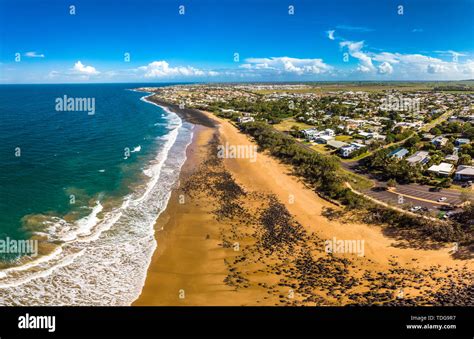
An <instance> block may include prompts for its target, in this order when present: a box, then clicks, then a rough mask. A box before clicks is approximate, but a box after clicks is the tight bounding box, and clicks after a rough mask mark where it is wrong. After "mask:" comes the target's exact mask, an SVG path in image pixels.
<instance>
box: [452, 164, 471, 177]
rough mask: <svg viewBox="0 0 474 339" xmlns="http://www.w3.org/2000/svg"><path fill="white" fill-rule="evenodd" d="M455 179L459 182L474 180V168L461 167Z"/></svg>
mask: <svg viewBox="0 0 474 339" xmlns="http://www.w3.org/2000/svg"><path fill="white" fill-rule="evenodd" d="M454 179H455V180H459V181H468V180H474V166H467V165H459V166H458V168H457V170H456V173H455V174H454Z"/></svg>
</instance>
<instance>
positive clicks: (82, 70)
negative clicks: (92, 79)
mask: <svg viewBox="0 0 474 339" xmlns="http://www.w3.org/2000/svg"><path fill="white" fill-rule="evenodd" d="M72 70H73V71H74V72H75V73H77V74H82V75H97V74H99V73H100V72H99V71H97V70H96V69H95V67H92V66H85V65H84V64H83V63H82V62H81V61H78V62H76V63H75V64H74V67H73V68H72Z"/></svg>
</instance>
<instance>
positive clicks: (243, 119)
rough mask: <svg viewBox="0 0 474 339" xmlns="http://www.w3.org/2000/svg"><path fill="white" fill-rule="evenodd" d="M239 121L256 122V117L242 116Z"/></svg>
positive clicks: (243, 122) (242, 122)
mask: <svg viewBox="0 0 474 339" xmlns="http://www.w3.org/2000/svg"><path fill="white" fill-rule="evenodd" d="M237 121H238V122H239V123H241V124H245V123H246V122H254V121H255V119H254V118H253V117H240V118H238V119H237Z"/></svg>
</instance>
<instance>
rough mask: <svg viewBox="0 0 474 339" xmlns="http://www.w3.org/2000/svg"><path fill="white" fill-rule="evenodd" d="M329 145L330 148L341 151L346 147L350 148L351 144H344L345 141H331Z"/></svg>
mask: <svg viewBox="0 0 474 339" xmlns="http://www.w3.org/2000/svg"><path fill="white" fill-rule="evenodd" d="M327 145H328V146H329V147H332V148H335V149H340V148H342V147H344V146H348V145H349V144H348V143H347V142H343V141H338V140H329V141H328V142H327Z"/></svg>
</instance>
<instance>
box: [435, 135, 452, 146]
mask: <svg viewBox="0 0 474 339" xmlns="http://www.w3.org/2000/svg"><path fill="white" fill-rule="evenodd" d="M447 142H448V139H447V138H445V137H443V136H441V135H440V136H438V137H436V138H434V139H433V140H431V143H432V144H433V145H435V146H436V147H443V146H444V145H446V143H447Z"/></svg>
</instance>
